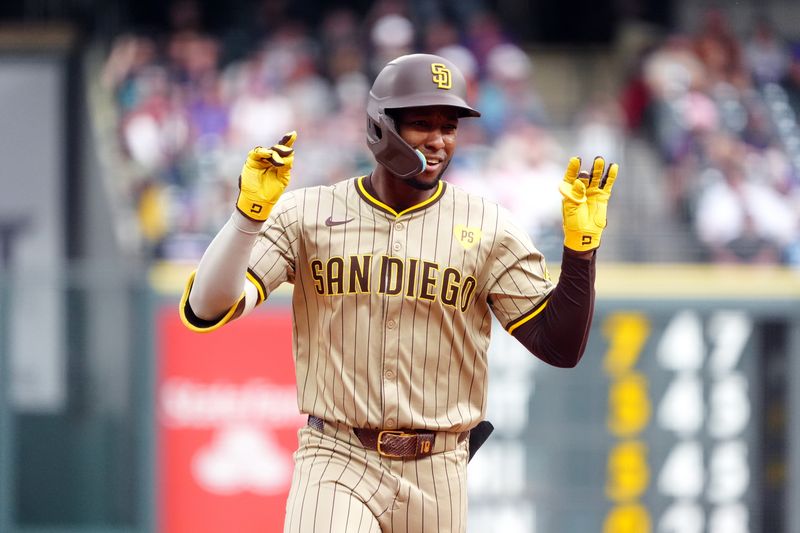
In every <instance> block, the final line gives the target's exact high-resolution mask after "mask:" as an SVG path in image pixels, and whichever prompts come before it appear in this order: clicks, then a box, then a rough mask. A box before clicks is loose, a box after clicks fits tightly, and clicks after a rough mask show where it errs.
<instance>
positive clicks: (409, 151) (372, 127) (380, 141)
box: [367, 113, 426, 178]
mask: <svg viewBox="0 0 800 533" xmlns="http://www.w3.org/2000/svg"><path fill="white" fill-rule="evenodd" d="M379 117H380V118H379V120H378V121H376V120H375V119H373V118H372V117H370V116H367V145H368V146H369V149H370V150H371V151H372V154H373V155H374V156H375V160H376V161H378V163H380V164H381V165H383V166H384V167H386V168H387V169H388V170H389V172H391V173H392V174H394V175H395V176H397V177H398V178H409V177H411V176H417V175H419V174H421V173H422V172H423V171H424V170H425V166H426V163H425V157H424V156H423V155H422V154H421V153H420V152H419V150H415V149H414V148H413V147H412V146H411V145H409V144H408V143H407V142H406V141H404V140H403V138H402V137H400V135H399V134H398V133H397V130H395V128H394V121H393V120H392V119H391V117H388V116H387V115H386V114H384V113H381V114H380V115H379Z"/></svg>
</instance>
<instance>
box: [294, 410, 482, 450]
mask: <svg viewBox="0 0 800 533" xmlns="http://www.w3.org/2000/svg"><path fill="white" fill-rule="evenodd" d="M308 425H309V426H310V427H312V428H314V429H316V430H317V431H323V430H324V428H325V421H324V420H323V419H321V418H319V417H316V416H314V415H309V416H308ZM351 429H352V431H353V434H354V435H355V436H356V437H358V440H359V441H360V442H361V445H362V446H363V447H364V448H367V449H370V450H375V451H376V452H378V453H379V454H381V455H382V456H383V457H388V458H392V459H417V458H420V457H425V456H427V455H430V454H431V453H433V450H434V443H435V442H436V432H435V431H426V430H415V429H399V430H396V429H366V428H351ZM468 436H469V431H463V432H461V433H459V434H458V436H457V439H456V442H457V443H461V442H463V441H464V439H466V438H467V437H468Z"/></svg>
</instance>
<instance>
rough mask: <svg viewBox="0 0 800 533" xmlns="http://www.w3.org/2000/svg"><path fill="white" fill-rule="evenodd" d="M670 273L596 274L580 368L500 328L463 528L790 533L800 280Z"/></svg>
mask: <svg viewBox="0 0 800 533" xmlns="http://www.w3.org/2000/svg"><path fill="white" fill-rule="evenodd" d="M668 273H669V274H670V275H669V276H664V277H662V276H661V274H663V273H661V272H654V271H653V269H652V268H649V269H643V270H639V269H633V270H629V269H622V271H620V272H618V271H616V270H614V269H610V270H609V272H608V274H607V272H606V271H604V269H603V267H602V266H601V267H600V269H599V272H598V305H597V311H596V314H595V320H594V323H593V330H592V333H591V337H590V341H589V345H588V347H587V350H586V354H585V355H584V359H583V360H582V361H581V363H580V364H579V365H578V367H577V368H575V369H556V368H552V367H549V366H547V365H545V364H543V363H540V362H539V361H538V360H535V361H533V362H531V358H532V356H530V355H529V354H527V352H525V350H524V349H522V348H521V347H520V346H519V345H518V343H517V341H516V340H515V339H513V338H511V337H510V336H509V335H507V334H506V333H505V332H503V331H502V329H500V328H498V331H497V332H496V334H495V336H494V338H493V340H492V349H491V354H490V358H491V372H492V375H491V379H492V385H491V390H490V404H489V408H488V413H489V415H488V417H489V419H490V420H492V421H493V422H495V425H496V426H497V432H496V435H495V436H493V437H492V439H491V440H490V441H489V442H488V443H487V445H486V451H485V452H484V450H483V449H482V450H481V452H480V453H479V455H478V456H476V459H475V460H474V461H473V464H472V465H471V466H470V472H469V474H470V476H469V477H470V493H471V498H472V499H471V500H470V526H471V527H470V530H472V529H473V527H474V528H475V529H474V530H475V531H484V530H498V531H499V530H504V531H515V532H519V533H524V532H529V533H542V532H552V531H558V532H561V533H589V532H600V533H650V532H659V533H783V532H796V531H800V529H799V528H800V523H798V520H797V516H796V513H797V511H796V510H795V509H794V507H796V505H791V503H790V502H792V501H796V499H795V498H796V497H797V495H798V493H797V487H796V486H794V485H796V483H797V481H795V480H796V479H798V478H797V472H798V470H797V457H794V456H793V455H792V448H794V449H798V448H800V442H798V430H797V428H798V423H797V417H798V414H797V413H800V405H799V404H800V402H798V395H797V393H796V392H794V391H793V390H792V389H791V387H790V384H791V383H792V380H794V382H795V383H796V382H797V380H798V378H800V372H798V369H800V362H798V361H796V360H797V359H798V357H797V355H798V354H800V333H799V332H800V274H798V273H793V272H783V271H782V272H781V273H780V274H779V275H766V276H764V275H763V272H762V273H759V272H758V271H753V270H746V269H745V270H741V269H722V270H717V269H713V270H711V269H699V268H697V267H693V268H691V269H685V270H682V269H681V268H677V267H673V268H670V269H668ZM605 274H607V276H606V277H607V279H606V284H605V285H604V284H603V282H602V281H601V280H602V279H603V276H604V275H605ZM615 277H616V278H617V279H616V281H618V282H619V284H618V285H614V281H615ZM608 278H610V280H609V279H608ZM670 280H672V281H670ZM659 286H660V288H656V287H659ZM792 355H795V357H792ZM792 406H794V408H792ZM792 474H794V475H792ZM498 478H499V479H498ZM493 480H494V481H493ZM793 513H794V514H793ZM498 524H501V525H500V526H498ZM498 527H499V528H498ZM485 528H490V529H485Z"/></svg>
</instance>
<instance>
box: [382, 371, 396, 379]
mask: <svg viewBox="0 0 800 533" xmlns="http://www.w3.org/2000/svg"><path fill="white" fill-rule="evenodd" d="M383 376H384V377H385V378H386V379H392V378H394V372H392V371H391V370H387V371H386V372H385V373H384V374H383Z"/></svg>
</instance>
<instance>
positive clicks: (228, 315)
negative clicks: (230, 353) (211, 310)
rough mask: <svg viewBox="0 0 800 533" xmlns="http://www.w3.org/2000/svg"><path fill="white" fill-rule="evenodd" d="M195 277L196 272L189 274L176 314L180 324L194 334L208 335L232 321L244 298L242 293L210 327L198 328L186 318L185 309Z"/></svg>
mask: <svg viewBox="0 0 800 533" xmlns="http://www.w3.org/2000/svg"><path fill="white" fill-rule="evenodd" d="M196 275H197V270H195V271H193V272H192V273H191V274H189V279H188V280H187V281H186V288H185V289H184V290H183V296H181V303H180V307H179V308H178V314H179V315H180V317H181V322H183V325H184V326H186V327H187V328H189V329H190V330H191V331H194V332H195V333H210V332H212V331H214V330H216V329H219V328H221V327H222V326H224V325H225V324H227V323H228V322H230V321H231V320H232V317H233V315H234V313H236V309H237V308H238V307H239V303H240V302H241V301H242V298H244V293H242V296H241V297H240V298H239V299H238V300H236V303H235V304H233V305H232V306H231V308H230V309H228V312H227V313H225V315H223V316H222V318H220V319H219V320H217V321H216V322H215V323H213V324H211V325H210V326H206V327H203V326H198V325H197V324H194V323H192V322H191V320H190V319H189V317H188V316H186V307H187V306H188V305H189V293H190V292H191V290H192V285H193V284H194V277H195V276H196Z"/></svg>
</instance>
